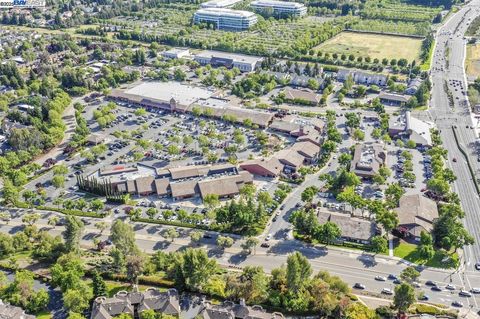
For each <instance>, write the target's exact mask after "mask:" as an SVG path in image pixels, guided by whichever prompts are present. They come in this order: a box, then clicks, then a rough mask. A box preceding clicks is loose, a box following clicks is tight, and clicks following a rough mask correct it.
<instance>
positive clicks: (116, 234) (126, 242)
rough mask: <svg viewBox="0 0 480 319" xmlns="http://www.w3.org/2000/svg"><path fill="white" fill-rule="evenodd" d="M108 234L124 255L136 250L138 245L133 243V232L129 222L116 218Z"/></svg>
mask: <svg viewBox="0 0 480 319" xmlns="http://www.w3.org/2000/svg"><path fill="white" fill-rule="evenodd" d="M110 234H111V235H110V238H111V240H112V243H113V244H114V245H115V247H116V248H117V249H118V250H119V251H120V252H121V253H122V254H123V255H124V256H127V255H132V254H135V253H136V252H138V247H137V244H136V243H135V233H134V231H133V228H132V226H130V225H129V224H126V223H125V222H123V221H122V220H120V219H116V220H115V221H114V222H113V225H112V227H111V230H110Z"/></svg>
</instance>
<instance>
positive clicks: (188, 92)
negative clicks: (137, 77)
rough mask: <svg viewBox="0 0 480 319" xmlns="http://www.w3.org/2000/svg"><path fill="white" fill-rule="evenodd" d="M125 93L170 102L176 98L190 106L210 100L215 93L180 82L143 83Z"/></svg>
mask: <svg viewBox="0 0 480 319" xmlns="http://www.w3.org/2000/svg"><path fill="white" fill-rule="evenodd" d="M125 93H127V94H132V95H138V96H141V97H144V98H149V99H156V100H160V101H165V102H168V101H170V100H171V99H172V98H174V99H175V100H176V101H177V102H178V103H180V104H182V105H190V104H192V103H194V102H196V101H197V100H199V99H208V98H209V97H211V96H212V95H213V93H214V92H213V91H211V90H208V89H206V88H202V87H198V86H192V85H185V84H181V83H178V82H143V83H142V84H140V85H137V86H135V87H133V88H131V89H129V90H126V91H125Z"/></svg>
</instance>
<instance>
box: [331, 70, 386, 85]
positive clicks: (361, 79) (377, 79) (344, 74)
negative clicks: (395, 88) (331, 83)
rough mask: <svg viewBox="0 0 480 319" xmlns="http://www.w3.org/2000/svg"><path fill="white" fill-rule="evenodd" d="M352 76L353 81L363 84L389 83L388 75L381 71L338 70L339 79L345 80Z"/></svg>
mask: <svg viewBox="0 0 480 319" xmlns="http://www.w3.org/2000/svg"><path fill="white" fill-rule="evenodd" d="M349 76H350V77H352V79H353V82H354V83H356V84H363V85H372V84H374V85H377V86H385V85H387V81H388V76H386V75H384V74H380V73H367V72H363V71H359V70H350V69H340V70H338V72H337V80H338V81H341V82H344V81H345V80H346V79H347V78H348V77H349Z"/></svg>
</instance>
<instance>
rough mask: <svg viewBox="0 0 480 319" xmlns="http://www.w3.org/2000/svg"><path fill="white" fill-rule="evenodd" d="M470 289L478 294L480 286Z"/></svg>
mask: <svg viewBox="0 0 480 319" xmlns="http://www.w3.org/2000/svg"><path fill="white" fill-rule="evenodd" d="M470 291H471V292H472V293H474V294H480V288H472V289H471V290H470Z"/></svg>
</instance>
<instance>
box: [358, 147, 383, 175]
mask: <svg viewBox="0 0 480 319" xmlns="http://www.w3.org/2000/svg"><path fill="white" fill-rule="evenodd" d="M386 160H387V153H386V152H385V151H384V150H383V147H382V145H380V144H371V143H364V144H357V145H356V146H355V153H354V155H353V159H352V163H351V168H350V170H351V171H352V172H354V173H355V174H356V175H357V176H359V177H362V178H372V177H373V176H375V175H376V174H378V171H379V169H380V167H382V166H383V165H385V162H386Z"/></svg>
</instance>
